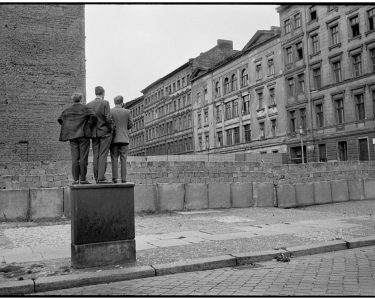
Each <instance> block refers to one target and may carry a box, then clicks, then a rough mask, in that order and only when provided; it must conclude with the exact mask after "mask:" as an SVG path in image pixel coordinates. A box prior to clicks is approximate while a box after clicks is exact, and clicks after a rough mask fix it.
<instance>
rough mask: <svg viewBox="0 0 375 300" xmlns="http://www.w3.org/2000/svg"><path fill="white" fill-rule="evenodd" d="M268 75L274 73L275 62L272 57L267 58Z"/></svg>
mask: <svg viewBox="0 0 375 300" xmlns="http://www.w3.org/2000/svg"><path fill="white" fill-rule="evenodd" d="M267 65H268V75H269V76H270V75H274V74H275V64H274V63H273V58H270V59H269V60H268V63H267Z"/></svg>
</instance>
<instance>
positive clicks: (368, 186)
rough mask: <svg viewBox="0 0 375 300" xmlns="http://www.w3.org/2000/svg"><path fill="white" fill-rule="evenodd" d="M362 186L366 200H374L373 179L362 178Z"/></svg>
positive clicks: (374, 181)
mask: <svg viewBox="0 0 375 300" xmlns="http://www.w3.org/2000/svg"><path fill="white" fill-rule="evenodd" d="M363 187H364V196H365V199H366V200H374V199H375V179H372V178H371V179H364V180H363Z"/></svg>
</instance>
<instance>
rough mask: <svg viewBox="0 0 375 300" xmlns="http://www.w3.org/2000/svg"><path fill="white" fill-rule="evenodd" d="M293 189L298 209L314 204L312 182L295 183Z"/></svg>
mask: <svg viewBox="0 0 375 300" xmlns="http://www.w3.org/2000/svg"><path fill="white" fill-rule="evenodd" d="M295 187H296V198H297V205H298V206H299V207H300V206H308V205H314V204H315V202H314V183H313V182H306V183H296V185H295Z"/></svg>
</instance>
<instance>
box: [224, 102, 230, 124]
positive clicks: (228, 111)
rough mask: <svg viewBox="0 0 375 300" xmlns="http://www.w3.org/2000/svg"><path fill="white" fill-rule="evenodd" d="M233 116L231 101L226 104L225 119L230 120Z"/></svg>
mask: <svg viewBox="0 0 375 300" xmlns="http://www.w3.org/2000/svg"><path fill="white" fill-rule="evenodd" d="M231 118H232V109H231V104H230V102H228V103H226V104H225V120H229V119H231Z"/></svg>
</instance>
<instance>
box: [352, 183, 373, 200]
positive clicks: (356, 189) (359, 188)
mask: <svg viewBox="0 0 375 300" xmlns="http://www.w3.org/2000/svg"><path fill="white" fill-rule="evenodd" d="M347 182H348V188H349V200H363V199H365V195H364V189H363V180H362V179H354V178H353V179H349V180H347ZM374 199H375V198H374Z"/></svg>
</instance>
